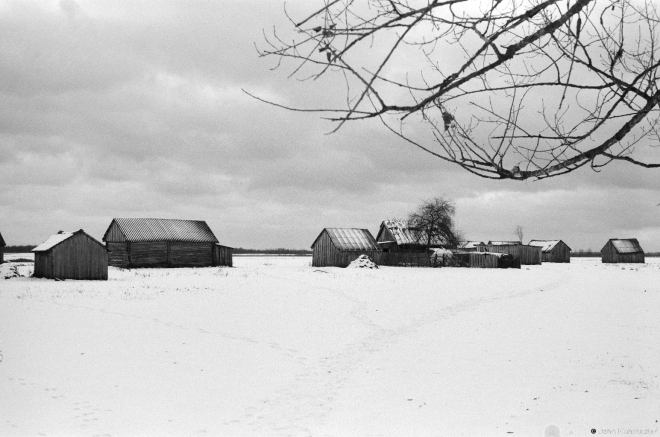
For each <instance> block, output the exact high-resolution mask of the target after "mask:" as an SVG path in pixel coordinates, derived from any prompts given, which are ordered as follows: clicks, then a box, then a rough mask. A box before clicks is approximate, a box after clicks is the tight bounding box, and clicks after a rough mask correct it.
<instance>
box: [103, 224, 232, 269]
mask: <svg viewBox="0 0 660 437" xmlns="http://www.w3.org/2000/svg"><path fill="white" fill-rule="evenodd" d="M103 241H105V242H106V244H107V246H108V251H109V254H108V263H109V265H111V266H114V267H123V268H136V267H209V266H229V267H231V266H232V253H233V249H232V248H231V247H227V246H223V245H221V244H219V243H218V239H217V238H216V237H215V235H213V232H212V231H211V229H210V228H209V226H208V225H207V224H206V222H205V221H201V220H176V219H157V218H114V219H112V222H111V223H110V226H108V229H107V230H106V231H105V235H103Z"/></svg>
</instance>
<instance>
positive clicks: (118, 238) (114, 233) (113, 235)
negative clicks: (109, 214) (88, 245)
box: [105, 220, 126, 243]
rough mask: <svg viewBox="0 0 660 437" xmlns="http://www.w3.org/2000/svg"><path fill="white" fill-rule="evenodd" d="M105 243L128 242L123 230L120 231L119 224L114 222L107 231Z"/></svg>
mask: <svg viewBox="0 0 660 437" xmlns="http://www.w3.org/2000/svg"><path fill="white" fill-rule="evenodd" d="M105 241H106V242H110V241H112V242H113V243H118V242H123V241H126V237H125V236H124V233H123V232H122V231H121V229H119V226H118V225H117V222H115V221H114V220H113V222H112V224H111V225H110V229H108V230H107V231H106V235H105Z"/></svg>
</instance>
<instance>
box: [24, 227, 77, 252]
mask: <svg viewBox="0 0 660 437" xmlns="http://www.w3.org/2000/svg"><path fill="white" fill-rule="evenodd" d="M73 234H74V233H73V232H64V231H59V232H58V233H57V234H55V235H51V236H50V237H48V239H47V240H46V241H44V242H43V243H41V244H40V245H38V246H37V247H35V248H34V249H32V252H45V251H47V250H50V249H52V248H53V247H55V246H57V245H58V244H60V243H61V242H62V241H64V240H66V239H68V238H71V237H72V236H73Z"/></svg>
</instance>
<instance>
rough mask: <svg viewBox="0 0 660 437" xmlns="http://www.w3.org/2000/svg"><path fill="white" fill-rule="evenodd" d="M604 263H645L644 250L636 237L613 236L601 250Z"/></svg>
mask: <svg viewBox="0 0 660 437" xmlns="http://www.w3.org/2000/svg"><path fill="white" fill-rule="evenodd" d="M600 254H601V259H602V262H604V263H643V262H644V250H643V249H642V246H640V245H639V242H638V241H637V239H636V238H612V239H610V240H609V241H608V242H607V244H605V246H603V248H602V249H601V250H600Z"/></svg>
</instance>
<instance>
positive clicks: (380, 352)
mask: <svg viewBox="0 0 660 437" xmlns="http://www.w3.org/2000/svg"><path fill="white" fill-rule="evenodd" d="M234 261H235V265H236V267H234V268H205V269H139V270H120V269H115V268H111V269H110V279H109V280H108V281H100V282H85V281H63V282H55V281H50V280H42V279H34V278H29V277H13V278H11V279H7V280H5V279H2V278H4V277H5V276H14V274H16V273H18V274H19V275H23V276H25V275H29V274H30V273H31V268H32V267H31V264H29V263H23V262H17V263H7V264H4V265H2V266H0V360H1V361H0V435H2V436H23V435H26V436H27V435H29V436H36V435H66V436H77V435H88V436H105V435H111V436H133V435H140V436H144V435H156V436H164V435H172V436H186V435H189V436H203V435H219V436H270V435H274V436H284V435H293V436H308V435H309V436H380V435H382V436H457V435H466V436H476V435H482V436H490V435H494V436H495V435H502V436H506V435H519V436H543V435H544V432H545V430H546V427H547V426H548V425H556V426H557V427H558V429H559V431H560V433H561V435H562V436H567V435H577V436H586V435H591V429H592V428H593V429H595V430H596V432H597V435H600V434H607V433H608V432H609V433H610V434H612V433H617V432H619V433H621V434H622V433H623V432H625V431H626V430H639V431H644V430H649V432H655V433H656V434H655V435H658V434H660V431H657V430H658V429H659V427H660V424H659V423H658V420H660V348H659V347H658V344H660V338H659V337H660V263H658V261H657V259H653V258H651V259H649V263H648V264H644V265H603V264H601V263H600V260H597V259H579V258H578V259H573V262H572V263H571V264H568V265H553V264H544V265H543V266H529V267H524V266H523V268H522V269H521V270H485V269H484V270H482V269H458V268H442V269H423V268H393V267H381V268H380V269H373V270H372V269H338V268H314V267H311V266H310V261H311V258H309V257H235V259H234ZM12 272H13V273H14V274H11V273H12ZM548 432H549V431H548ZM550 434H551V433H549V434H548V435H550ZM551 435H557V434H556V433H555V434H551Z"/></svg>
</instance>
